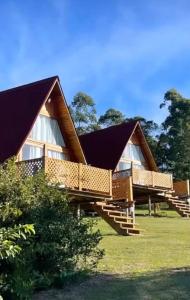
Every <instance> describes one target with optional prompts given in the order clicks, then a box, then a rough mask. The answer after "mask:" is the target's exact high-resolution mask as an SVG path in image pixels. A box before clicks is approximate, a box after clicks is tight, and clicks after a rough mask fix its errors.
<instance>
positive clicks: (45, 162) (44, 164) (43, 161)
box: [42, 156, 48, 174]
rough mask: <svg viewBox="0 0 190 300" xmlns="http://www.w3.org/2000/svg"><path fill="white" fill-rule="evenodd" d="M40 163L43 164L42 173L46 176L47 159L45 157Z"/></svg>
mask: <svg viewBox="0 0 190 300" xmlns="http://www.w3.org/2000/svg"><path fill="white" fill-rule="evenodd" d="M42 163H43V169H44V173H45V174H47V171H48V166H47V158H46V156H43V157H42Z"/></svg>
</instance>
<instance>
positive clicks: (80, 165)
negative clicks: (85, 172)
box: [78, 163, 83, 191]
mask: <svg viewBox="0 0 190 300" xmlns="http://www.w3.org/2000/svg"><path fill="white" fill-rule="evenodd" d="M82 167H83V165H82V164H81V163H79V165H78V171H79V174H78V186H79V191H82Z"/></svg>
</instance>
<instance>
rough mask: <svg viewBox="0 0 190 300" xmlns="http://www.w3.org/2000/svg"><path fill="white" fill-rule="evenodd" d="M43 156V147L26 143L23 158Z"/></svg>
mask: <svg viewBox="0 0 190 300" xmlns="http://www.w3.org/2000/svg"><path fill="white" fill-rule="evenodd" d="M42 156H43V149H42V148H40V147H35V146H32V145H27V144H25V145H24V146H23V149H22V160H29V159H35V158H40V157H42Z"/></svg>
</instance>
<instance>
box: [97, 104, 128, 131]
mask: <svg viewBox="0 0 190 300" xmlns="http://www.w3.org/2000/svg"><path fill="white" fill-rule="evenodd" d="M124 121H125V116H124V115H123V114H122V113H121V112H120V111H119V110H116V109H114V108H110V109H108V110H107V111H106V112H105V114H103V115H101V116H100V118H99V120H98V123H99V124H100V125H102V126H103V127H109V126H112V125H117V124H120V123H123V122H124Z"/></svg>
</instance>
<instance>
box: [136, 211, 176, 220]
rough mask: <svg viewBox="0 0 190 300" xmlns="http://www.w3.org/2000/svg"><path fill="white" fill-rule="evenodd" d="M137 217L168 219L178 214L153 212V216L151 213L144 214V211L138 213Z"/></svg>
mask: <svg viewBox="0 0 190 300" xmlns="http://www.w3.org/2000/svg"><path fill="white" fill-rule="evenodd" d="M135 215H136V217H146V218H147V217H148V218H168V219H174V218H176V216H171V215H169V214H167V213H163V214H162V213H157V214H152V215H151V216H150V215H149V214H144V213H139V212H138V213H136V214H135Z"/></svg>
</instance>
